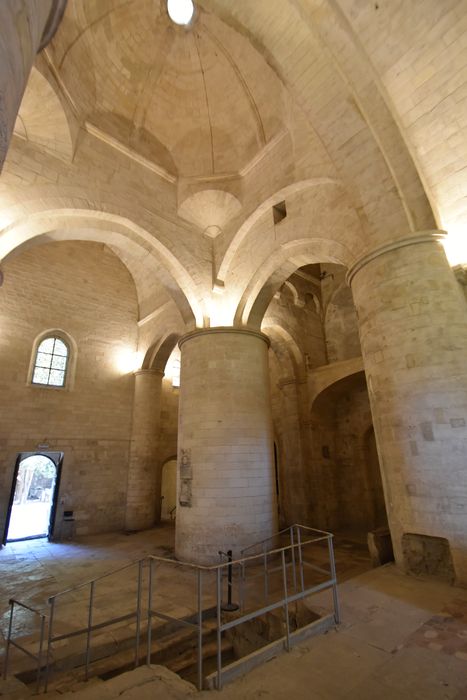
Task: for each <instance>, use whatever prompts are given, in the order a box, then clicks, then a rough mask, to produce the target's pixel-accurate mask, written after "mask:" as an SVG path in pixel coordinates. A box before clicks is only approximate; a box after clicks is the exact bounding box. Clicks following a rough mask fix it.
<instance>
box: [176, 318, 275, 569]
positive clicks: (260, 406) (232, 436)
mask: <svg viewBox="0 0 467 700" xmlns="http://www.w3.org/2000/svg"><path fill="white" fill-rule="evenodd" d="M180 347H181V381H180V404H179V436H178V479H177V521H176V554H177V556H178V557H180V558H181V559H185V560H190V561H195V562H198V563H211V562H215V561H219V556H218V552H219V550H222V551H227V550H228V549H232V550H233V552H234V556H238V555H239V553H240V550H241V549H242V548H243V547H245V546H246V545H249V544H252V543H254V542H256V541H258V540H261V539H263V538H266V537H268V536H270V535H271V534H272V533H273V532H274V531H275V530H276V528H277V505H276V497H275V481H274V455H273V430H272V415H271V401H270V391H269V376H268V344H267V339H266V337H265V336H263V335H262V334H260V333H256V332H250V331H244V330H243V331H242V330H236V329H233V328H227V329H220V328H219V329H211V330H206V331H198V332H195V333H192V334H189V335H188V336H185V337H184V338H182V340H181V341H180Z"/></svg>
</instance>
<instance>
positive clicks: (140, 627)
mask: <svg viewBox="0 0 467 700" xmlns="http://www.w3.org/2000/svg"><path fill="white" fill-rule="evenodd" d="M284 540H286V543H285V544H284V543H283V541H284ZM271 544H272V545H273V546H271ZM274 545H275V546H274ZM277 545H279V546H277ZM241 555H242V556H241V557H240V558H239V559H236V560H234V561H230V559H231V557H228V560H227V561H225V560H223V561H221V562H220V563H219V564H214V565H211V566H201V565H198V564H192V563H188V562H182V561H174V560H173V559H168V558H165V557H159V556H152V555H150V556H147V557H145V558H144V559H141V560H139V561H137V562H133V563H131V564H127V565H126V566H123V567H120V568H118V569H115V570H113V571H111V572H108V573H106V574H103V575H102V576H99V577H97V578H94V579H93V580H91V581H87V582H85V583H82V584H80V585H78V586H73V587H72V588H69V589H67V590H65V591H61V592H60V593H57V594H56V595H54V596H51V597H50V598H49V599H48V601H47V603H48V613H47V614H45V613H44V612H41V611H38V610H35V609H33V608H30V607H29V606H27V605H24V604H23V603H21V602H19V601H17V600H15V599H11V600H10V606H11V609H10V622H9V629H8V636H7V644H6V654H5V664H4V677H5V678H6V676H7V673H8V666H9V661H10V647H11V646H13V647H15V648H16V649H18V650H20V651H21V652H24V653H25V654H26V655H28V656H29V657H30V658H32V659H33V660H34V661H36V662H37V670H36V690H37V692H39V691H40V689H41V685H42V684H43V691H44V692H47V689H48V686H49V681H50V673H51V671H52V668H53V666H54V665H56V664H57V661H56V659H55V658H54V651H55V648H56V646H57V644H58V645H59V646H60V643H61V644H63V643H64V642H67V643H68V641H67V640H70V639H73V638H78V637H84V638H85V644H84V650H82V651H81V652H80V653H81V654H82V665H84V677H85V679H86V680H87V679H88V678H89V671H90V666H91V664H92V663H93V662H95V661H98V660H100V659H98V658H93V653H92V652H93V639H95V636H96V633H101V632H102V631H103V630H106V629H107V628H108V627H110V626H115V625H119V626H121V625H123V624H124V625H125V630H124V631H125V633H126V635H127V636H126V638H125V639H126V641H125V643H128V642H129V643H130V644H131V646H133V649H134V661H133V665H134V666H135V667H136V666H138V665H139V664H140V663H142V662H144V661H145V662H146V664H148V665H149V664H150V663H151V659H152V657H153V655H154V652H153V646H154V643H156V644H157V641H158V633H159V640H160V639H161V636H160V635H161V629H160V628H159V629H158V627H157V623H159V625H160V626H162V627H163V626H164V625H168V626H172V627H179V626H180V627H185V628H187V629H191V630H192V631H193V632H194V633H195V635H196V665H197V680H198V682H197V684H198V688H199V689H201V688H202V687H203V682H204V675H203V638H204V635H205V634H206V633H207V632H210V633H211V632H212V631H213V628H212V627H206V625H205V622H206V618H207V610H209V609H210V608H212V609H213V610H214V611H215V637H216V683H215V684H216V687H217V688H221V687H222V679H223V671H225V669H224V668H223V661H222V638H223V635H224V636H225V634H226V633H228V632H229V631H231V630H233V629H234V628H236V627H238V626H239V625H242V624H243V623H247V622H249V621H251V620H254V619H255V618H258V617H260V616H263V615H267V614H268V613H272V612H273V611H275V610H282V611H283V615H284V623H285V633H284V635H283V636H282V637H281V638H280V639H282V640H283V642H284V646H285V648H286V650H289V649H290V646H291V624H290V616H289V610H290V606H291V605H292V604H294V603H297V602H298V601H300V600H303V599H304V598H307V597H308V596H310V595H312V594H314V593H318V592H320V591H323V590H325V589H332V600H333V604H332V616H333V620H334V623H335V624H338V623H339V619H340V615H339V603H338V596H337V580H336V569H335V561H334V552H333V544H332V534H331V533H328V532H323V531H321V530H314V529H313V528H309V527H306V526H303V525H292V526H290V527H289V528H286V529H285V530H283V531H281V532H280V533H277V535H275V536H273V537H271V538H268V539H266V540H264V541H262V542H259V543H255V544H254V545H251V546H250V547H247V548H246V549H244V550H243V551H242V552H241ZM223 559H225V557H223ZM132 568H133V569H136V571H135V575H134V576H133V577H131V576H128V574H129V573H130V572H131V569H132ZM174 572H177V574H178V575H177V576H174ZM122 573H123V574H124V581H123V585H124V586H127V587H128V590H127V591H126V592H127V593H128V595H126V596H124V598H125V600H128V601H129V607H130V609H129V612H124V610H121V612H122V613H123V614H120V615H117V616H112V617H108V616H107V617H105V618H104V619H99V617H101V618H102V609H101V608H102V607H105V605H104V606H102V600H104V602H106V601H107V599H109V598H110V599H111V598H112V594H113V590H114V587H115V586H114V585H112V583H111V582H110V579H111V577H113V576H116V575H119V576H120V575H121V574H122ZM158 575H159V576H160V577H161V578H162V579H163V578H164V576H165V577H167V575H168V576H169V577H170V581H171V582H173V585H176V584H179V583H180V582H181V581H182V582H183V583H184V585H185V586H186V587H185V589H184V590H183V595H181V594H179V596H178V598H177V596H175V598H174V599H170V600H169V601H168V602H169V604H168V605H167V600H166V599H165V598H164V595H165V594H162V591H163V590H166V588H167V583H166V584H165V589H164V587H163V586H162V585H159V583H158V580H157V577H158ZM225 578H227V581H228V599H229V600H230V602H231V600H232V596H233V595H236V596H238V612H236V613H235V614H234V613H233V612H231V613H230V614H229V613H226V611H225V609H224V610H223V607H224V608H225V606H223V589H224V586H223V583H224V579H225ZM258 579H262V585H260V586H259V587H258ZM99 587H101V588H102V587H103V588H104V590H103V591H102V592H101V595H100V598H99V600H100V601H101V604H100V605H99V606H96V599H97V598H98V594H99V590H98V589H99ZM124 592H125V591H124ZM130 593H131V595H130ZM82 594H84V596H83V595H82ZM67 596H70V597H71V609H70V610H69V611H68V617H67V616H66V615H65V618H64V619H62V621H60V618H59V615H58V613H57V611H58V610H59V607H60V603H62V601H64V600H65V599H66V597H67ZM119 596H120V599H119V605H120V600H121V598H122V595H121V591H119ZM133 596H134V597H133ZM158 596H159V598H160V600H159V601H157V597H158ZM180 598H182V599H181V600H180ZM131 601H133V602H131ZM164 603H166V605H165V607H164ZM176 604H177V605H183V611H184V612H185V614H184V615H183V614H181V613H180V614H178V615H177V614H175V613H174V610H173V608H174V605H176ZM80 605H81V607H82V612H83V616H84V620H85V624H77V623H76V617H77V613H76V610H77V608H79V607H80ZM16 606H21V607H22V608H25V609H26V610H28V611H30V612H32V613H33V614H34V615H36V616H38V619H39V623H40V630H39V642H38V652H37V653H36V654H35V653H33V652H31V651H30V650H29V649H26V648H25V647H24V646H22V645H20V644H19V643H18V642H17V641H15V639H14V638H13V627H14V615H15V610H16ZM234 607H237V606H234ZM130 625H131V626H134V635H133V637H130V638H128V626H130ZM60 626H61V627H62V628H63V629H62V630H60V629H59V628H60ZM70 626H72V627H73V629H72V630H71V631H70V629H69V628H70ZM144 640H145V650H144V654H143V655H141V646H142V642H143V641H144ZM44 646H45V647H46V648H45V650H44ZM130 648H131V647H130ZM126 649H128V647H126Z"/></svg>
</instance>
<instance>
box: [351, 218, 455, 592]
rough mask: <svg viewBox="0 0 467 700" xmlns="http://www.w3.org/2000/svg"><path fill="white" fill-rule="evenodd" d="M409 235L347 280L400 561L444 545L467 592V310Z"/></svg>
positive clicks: (427, 236)
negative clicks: (414, 539)
mask: <svg viewBox="0 0 467 700" xmlns="http://www.w3.org/2000/svg"><path fill="white" fill-rule="evenodd" d="M442 236H443V234H442V232H439V231H428V232H421V233H419V234H414V235H413V236H412V237H411V238H408V239H405V240H401V241H398V242H396V243H393V244H391V245H387V246H385V247H383V248H380V249H379V250H376V251H374V252H373V253H372V254H370V255H368V256H367V257H366V258H364V259H363V260H361V261H359V262H358V263H357V264H356V265H355V266H354V267H353V268H352V269H351V270H350V272H349V280H350V282H351V286H352V292H353V296H354V300H355V305H356V308H357V312H358V318H359V325H360V338H361V345H362V353H363V359H364V365H365V371H366V375H367V382H368V390H369V395H370V401H371V409H372V414H373V420H374V428H375V435H376V441H377V445H378V452H379V457H380V464H381V469H382V476H383V483H384V490H385V497H386V504H387V511H388V518H389V524H390V528H391V533H392V538H393V546H394V550H395V555H396V561H397V562H398V563H399V564H401V565H402V566H405V567H407V564H408V561H406V560H405V559H404V555H403V547H402V537H403V535H404V534H406V533H407V534H416V535H424V536H431V537H442V538H446V539H447V540H448V542H449V545H450V550H451V555H452V559H453V563H454V568H455V572H456V576H457V579H458V580H459V581H463V582H464V583H467V459H466V458H467V428H466V424H467V305H466V302H465V298H464V297H463V295H462V293H461V290H460V287H459V285H458V283H457V281H456V279H455V276H454V274H453V272H452V270H451V268H450V267H449V264H448V262H447V260H446V256H445V253H444V250H443V247H442V244H441V238H442Z"/></svg>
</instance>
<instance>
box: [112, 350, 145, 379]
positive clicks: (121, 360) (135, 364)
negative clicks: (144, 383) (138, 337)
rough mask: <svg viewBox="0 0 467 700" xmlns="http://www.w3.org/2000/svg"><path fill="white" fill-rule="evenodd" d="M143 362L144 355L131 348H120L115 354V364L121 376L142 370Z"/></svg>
mask: <svg viewBox="0 0 467 700" xmlns="http://www.w3.org/2000/svg"><path fill="white" fill-rule="evenodd" d="M142 361H143V353H142V352H135V350H132V349H130V348H119V349H118V350H117V351H116V353H115V358H114V364H115V367H116V369H117V371H118V372H120V373H121V374H129V373H130V372H134V371H135V370H137V369H140V367H141V363H142Z"/></svg>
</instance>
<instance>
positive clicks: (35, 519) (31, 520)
mask: <svg viewBox="0 0 467 700" xmlns="http://www.w3.org/2000/svg"><path fill="white" fill-rule="evenodd" d="M62 457H63V456H62V453H57V452H55V453H46V454H43V453H36V454H34V453H30V452H23V453H20V454H19V455H18V458H17V460H16V465H15V471H14V475H13V482H12V486H11V493H10V501H9V506H8V513H7V519H6V523H5V531H4V536H3V544H6V543H7V542H17V541H19V540H30V539H38V538H41V537H50V536H51V534H52V530H53V524H54V519H55V511H56V505H57V495H58V486H59V482H60V470H61V464H62Z"/></svg>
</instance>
